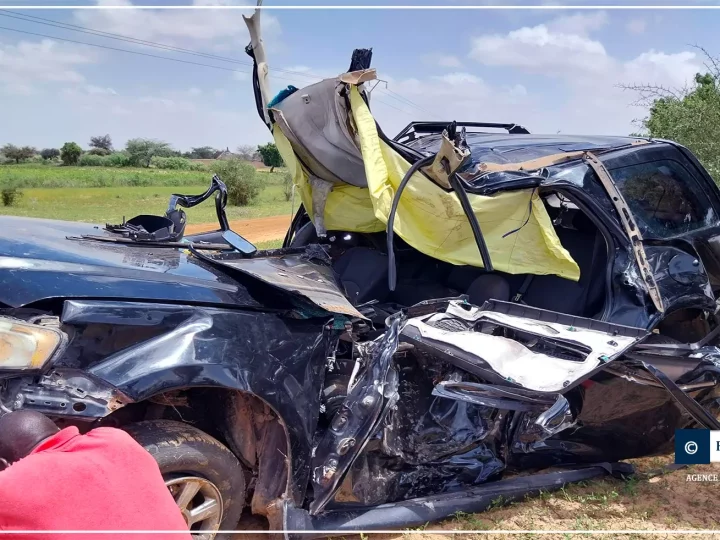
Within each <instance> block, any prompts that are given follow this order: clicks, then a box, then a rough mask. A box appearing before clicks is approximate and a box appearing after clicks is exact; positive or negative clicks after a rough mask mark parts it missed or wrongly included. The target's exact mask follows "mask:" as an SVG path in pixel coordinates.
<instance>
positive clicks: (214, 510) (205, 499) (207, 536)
mask: <svg viewBox="0 0 720 540" xmlns="http://www.w3.org/2000/svg"><path fill="white" fill-rule="evenodd" d="M165 485H166V486H167V488H168V489H169V490H170V493H171V494H172V496H173V498H174V499H175V503H176V504H177V505H178V508H179V509H180V512H181V513H182V516H183V519H184V520H185V523H186V524H187V526H188V529H190V532H191V533H192V535H193V538H194V539H195V540H212V539H213V538H214V537H215V533H216V532H217V530H218V529H219V528H220V522H221V521H222V514H223V510H222V508H223V505H222V496H221V495H220V491H219V490H218V488H217V487H215V484H213V483H212V482H208V481H207V480H205V479H204V478H199V477H197V476H183V477H180V478H173V479H171V480H167V481H166V482H165Z"/></svg>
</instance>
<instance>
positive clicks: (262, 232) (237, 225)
mask: <svg viewBox="0 0 720 540" xmlns="http://www.w3.org/2000/svg"><path fill="white" fill-rule="evenodd" d="M288 227H290V216H288V215H285V216H272V217H264V218H255V219H240V220H235V221H231V222H230V228H231V229H232V230H233V231H235V232H236V233H238V234H240V235H242V236H243V237H245V238H247V239H248V240H250V241H251V242H268V241H270V240H278V239H280V238H284V237H285V233H286V232H287V230H288ZM217 229H218V224H217V223H200V224H197V225H188V226H187V228H186V229H185V234H195V233H199V232H203V231H216V230H217Z"/></svg>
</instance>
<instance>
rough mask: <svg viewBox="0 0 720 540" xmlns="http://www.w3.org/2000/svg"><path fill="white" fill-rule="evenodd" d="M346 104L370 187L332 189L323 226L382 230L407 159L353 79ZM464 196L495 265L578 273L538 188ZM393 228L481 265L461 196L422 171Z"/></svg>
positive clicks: (300, 182)
mask: <svg viewBox="0 0 720 540" xmlns="http://www.w3.org/2000/svg"><path fill="white" fill-rule="evenodd" d="M350 105H351V108H352V114H353V118H354V120H355V125H356V126H357V130H358V137H359V140H360V149H361V151H362V156H363V161H364V163H365V174H366V176H367V181H368V188H369V189H364V188H357V187H354V186H350V185H342V186H336V187H335V188H333V191H332V192H331V193H330V196H329V197H328V201H327V206H326V208H325V225H326V227H327V229H328V230H332V229H336V230H338V229H339V230H346V231H351V232H378V231H382V230H385V224H386V223H387V218H388V214H389V213H390V207H391V205H392V200H393V197H394V195H395V191H396V190H397V187H398V186H399V185H400V182H401V181H402V178H403V176H404V174H405V173H406V172H407V170H408V169H409V168H410V164H409V163H407V162H406V161H405V160H404V159H403V158H402V157H400V156H399V155H398V154H397V153H396V152H395V151H394V150H392V148H390V147H389V146H388V145H387V144H385V143H384V142H383V141H381V140H380V137H379V136H378V133H377V127H376V125H375V120H374V119H373V117H372V115H371V114H370V110H369V109H368V107H367V105H366V104H365V102H364V101H363V99H362V97H361V96H360V94H359V92H358V90H357V88H356V87H354V86H353V87H352V89H351V92H350ZM273 135H274V138H275V141H276V143H277V146H278V150H279V151H280V154H281V155H282V157H283V160H284V161H285V163H286V164H287V166H288V168H289V170H290V173H291V174H292V176H293V181H294V182H295V185H296V186H297V187H298V191H299V194H300V197H301V198H302V201H303V204H304V206H305V208H308V209H310V208H312V198H311V196H312V191H311V186H310V185H309V184H308V181H307V178H308V176H307V173H306V171H304V169H303V167H302V165H301V164H300V163H299V161H298V160H297V158H296V156H295V154H294V152H293V150H292V147H291V145H290V142H289V141H288V140H287V138H286V137H285V136H284V135H283V133H282V132H281V131H280V129H279V128H277V127H275V129H274V130H273ZM468 197H469V199H470V202H471V204H472V207H473V209H474V211H475V215H476V216H477V218H478V222H479V223H480V228H481V229H482V232H483V236H484V237H485V241H486V242H487V245H488V249H489V251H490V257H491V259H492V263H493V265H494V266H495V269H496V270H500V271H502V272H507V273H510V274H526V273H529V274H538V275H544V274H555V275H558V276H561V277H565V278H568V279H572V280H575V281H577V280H578V279H579V277H580V270H579V268H578V266H577V264H576V263H575V261H573V259H572V258H571V257H570V254H569V253H568V252H567V250H565V248H563V247H562V245H561V244H560V240H559V239H558V237H557V235H556V234H555V230H554V229H553V226H552V223H551V222H550V217H549V216H548V214H547V211H546V209H545V207H544V205H543V203H542V201H541V200H540V197H539V196H538V195H537V193H536V192H534V191H533V190H521V191H513V192H506V193H499V194H496V195H493V196H489V197H486V196H481V195H473V194H468ZM394 229H395V234H397V235H398V236H400V237H401V238H402V239H403V240H405V241H406V242H407V243H408V244H410V245H411V246H413V247H414V248H415V249H417V250H418V251H421V252H422V253H425V254H426V255H429V256H431V257H434V258H436V259H440V260H443V261H446V262H449V263H452V264H457V265H472V266H478V267H479V266H482V260H481V258H480V253H479V252H478V249H477V245H476V244H475V239H474V237H473V234H472V229H471V228H470V225H469V223H468V221H467V218H466V216H465V213H464V212H463V210H462V207H461V205H460V201H459V200H458V199H457V197H456V196H455V194H453V193H447V192H445V191H444V190H443V189H441V188H440V187H438V186H437V185H435V184H434V183H433V182H432V181H430V180H429V179H428V178H427V177H425V176H424V175H423V174H421V173H416V174H415V175H414V176H413V177H412V178H411V179H410V181H409V182H408V184H407V186H406V187H405V190H404V191H403V193H402V196H401V198H400V203H399V205H398V211H397V214H396V216H395V225H394ZM512 231H515V232H512Z"/></svg>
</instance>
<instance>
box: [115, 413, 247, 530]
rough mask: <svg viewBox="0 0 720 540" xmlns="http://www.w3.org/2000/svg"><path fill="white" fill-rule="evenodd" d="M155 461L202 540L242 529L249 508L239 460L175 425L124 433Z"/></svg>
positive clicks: (141, 426)
mask: <svg viewBox="0 0 720 540" xmlns="http://www.w3.org/2000/svg"><path fill="white" fill-rule="evenodd" d="M123 429H124V430H125V431H127V432H128V433H129V434H130V435H131V436H132V437H133V438H134V439H135V440H136V441H137V442H138V443H140V444H141V445H142V446H143V448H145V450H147V451H148V452H149V453H150V455H152V456H153V458H155V461H157V464H158V466H159V467H160V472H161V473H162V475H163V478H164V479H165V485H166V486H168V489H169V490H170V493H172V495H173V498H174V499H175V502H176V503H177V505H178V507H179V508H180V511H181V512H182V515H183V517H184V518H185V522H186V523H187V524H188V528H189V529H190V531H191V532H192V533H193V537H194V538H195V539H196V540H212V539H213V538H215V535H216V533H217V531H218V530H228V529H236V528H237V525H238V521H239V520H240V514H241V513H242V510H243V506H244V504H245V474H244V472H243V468H242V465H241V464H240V462H239V461H238V459H237V458H236V457H235V455H234V454H233V453H232V452H231V451H230V450H229V449H228V448H227V447H226V446H225V445H223V444H222V443H221V442H220V441H218V440H217V439H215V438H213V437H211V436H210V435H208V434H207V433H205V432H204V431H200V430H199V429H197V428H194V427H192V426H189V425H187V424H184V423H182V422H176V421H172V420H149V421H144V422H137V423H134V424H129V425H127V426H125V427H124V428H123Z"/></svg>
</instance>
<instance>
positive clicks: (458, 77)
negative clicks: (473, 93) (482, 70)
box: [433, 72, 483, 86]
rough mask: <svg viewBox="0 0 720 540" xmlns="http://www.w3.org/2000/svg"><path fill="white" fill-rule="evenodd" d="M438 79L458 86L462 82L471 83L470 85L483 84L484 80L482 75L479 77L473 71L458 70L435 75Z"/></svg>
mask: <svg viewBox="0 0 720 540" xmlns="http://www.w3.org/2000/svg"><path fill="white" fill-rule="evenodd" d="M433 79H435V80H436V81H442V82H444V83H447V84H449V85H451V86H457V85H461V84H470V85H482V84H483V81H482V79H481V78H480V77H477V76H475V75H473V74H471V73H463V72H456V73H448V74H447V75H440V76H435V77H433Z"/></svg>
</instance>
